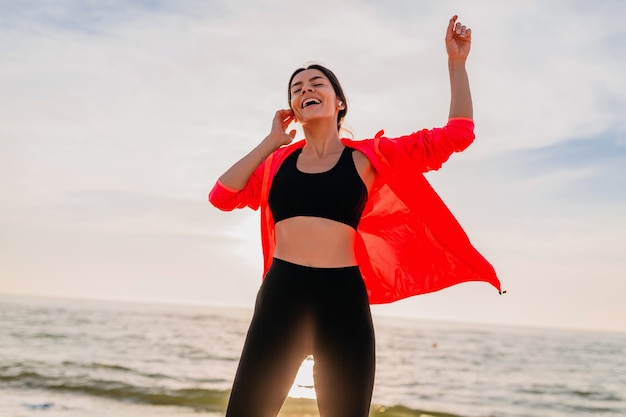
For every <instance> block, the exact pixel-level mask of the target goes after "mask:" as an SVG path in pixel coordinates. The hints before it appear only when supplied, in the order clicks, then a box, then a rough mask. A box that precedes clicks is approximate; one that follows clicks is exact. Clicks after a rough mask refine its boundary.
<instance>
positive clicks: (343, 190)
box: [268, 147, 367, 230]
mask: <svg viewBox="0 0 626 417" xmlns="http://www.w3.org/2000/svg"><path fill="white" fill-rule="evenodd" d="M353 151H354V149H351V148H348V147H346V148H344V150H343V152H342V153H341V157H340V158H339V161H338V162H337V164H336V165H335V166H334V167H332V168H331V169H330V170H328V171H325V172H319V173H313V174H311V173H306V172H302V171H300V170H298V168H297V167H296V163H297V161H298V156H299V155H300V153H301V152H302V149H297V150H295V151H294V152H293V153H292V154H291V155H289V156H288V157H287V158H286V159H285V160H284V161H283V163H282V165H281V166H280V168H279V169H278V172H277V173H276V175H275V176H274V180H273V182H272V187H271V188H270V192H269V196H268V204H269V206H270V209H271V210H272V215H273V216H274V222H275V223H278V222H279V221H281V220H285V219H288V218H291V217H296V216H310V217H322V218H325V219H330V220H335V221H338V222H340V223H344V224H347V225H348V226H351V227H352V228H354V229H355V230H356V228H357V226H358V224H359V220H360V219H361V214H362V213H363V208H364V207H365V203H366V202H367V187H366V186H365V184H364V183H363V180H362V179H361V176H360V175H359V173H358V172H357V170H356V166H355V165H354V160H353V159H352V152H353Z"/></svg>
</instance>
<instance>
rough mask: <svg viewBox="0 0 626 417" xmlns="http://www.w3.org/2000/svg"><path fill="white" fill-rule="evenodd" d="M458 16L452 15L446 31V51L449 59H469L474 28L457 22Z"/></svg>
mask: <svg viewBox="0 0 626 417" xmlns="http://www.w3.org/2000/svg"><path fill="white" fill-rule="evenodd" d="M457 19H458V16H456V15H454V16H452V19H450V23H449V24H448V29H447V31H446V51H447V52H448V58H449V59H467V56H468V55H469V51H470V46H471V45H472V29H470V28H468V27H465V26H464V25H462V24H461V23H460V22H457V21H456V20H457Z"/></svg>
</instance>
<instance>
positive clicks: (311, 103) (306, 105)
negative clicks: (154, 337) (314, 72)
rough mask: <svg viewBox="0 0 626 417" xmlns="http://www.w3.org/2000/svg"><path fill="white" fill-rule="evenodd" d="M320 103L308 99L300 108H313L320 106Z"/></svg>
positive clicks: (313, 99) (316, 100)
mask: <svg viewBox="0 0 626 417" xmlns="http://www.w3.org/2000/svg"><path fill="white" fill-rule="evenodd" d="M320 103H321V102H320V101H319V100H318V99H315V98H310V99H308V100H307V101H305V102H304V103H302V108H303V109H304V108H305V107H309V106H313V105H315V104H320Z"/></svg>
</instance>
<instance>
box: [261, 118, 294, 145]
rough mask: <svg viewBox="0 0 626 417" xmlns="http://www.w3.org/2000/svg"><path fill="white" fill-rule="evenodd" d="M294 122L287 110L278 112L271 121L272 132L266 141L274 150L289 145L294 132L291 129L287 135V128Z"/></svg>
mask: <svg viewBox="0 0 626 417" xmlns="http://www.w3.org/2000/svg"><path fill="white" fill-rule="evenodd" d="M294 120H295V117H294V115H293V112H292V111H291V110H289V109H285V110H278V111H277V112H276V114H275V115H274V120H273V121H272V130H271V131H270V134H269V135H268V136H267V138H266V140H269V141H271V143H272V144H273V145H274V147H275V149H278V148H280V147H281V146H283V145H289V144H290V143H291V142H293V140H294V138H295V137H296V130H295V129H292V130H290V131H289V133H287V128H288V127H289V125H290V124H291V122H293V121H294Z"/></svg>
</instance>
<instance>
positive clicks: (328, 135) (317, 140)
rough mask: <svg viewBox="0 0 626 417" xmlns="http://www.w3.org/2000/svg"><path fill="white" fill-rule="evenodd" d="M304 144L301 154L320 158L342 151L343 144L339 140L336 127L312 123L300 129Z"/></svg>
mask: <svg viewBox="0 0 626 417" xmlns="http://www.w3.org/2000/svg"><path fill="white" fill-rule="evenodd" d="M302 129H303V131H304V137H305V139H306V144H305V145H304V148H303V150H302V151H303V152H307V153H311V154H315V155H316V156H317V157H319V158H322V157H324V156H325V155H327V154H329V153H335V152H337V151H340V150H342V149H343V144H342V143H341V140H340V139H339V132H338V131H337V125H335V124H332V125H331V124H329V123H323V124H322V123H319V124H315V125H313V124H312V123H310V124H307V125H305V126H303V127H302Z"/></svg>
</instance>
